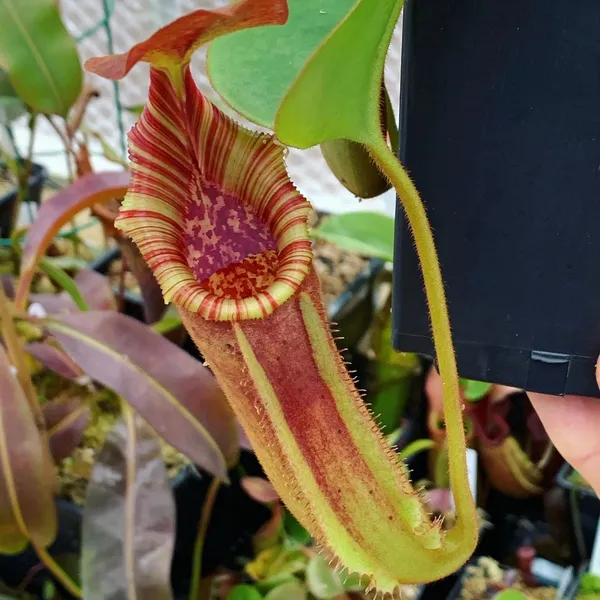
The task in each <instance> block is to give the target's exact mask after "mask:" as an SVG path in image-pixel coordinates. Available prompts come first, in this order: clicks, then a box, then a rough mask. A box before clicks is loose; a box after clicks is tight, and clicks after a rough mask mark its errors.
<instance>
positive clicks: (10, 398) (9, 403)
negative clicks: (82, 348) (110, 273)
mask: <svg viewBox="0 0 600 600" xmlns="http://www.w3.org/2000/svg"><path fill="white" fill-rule="evenodd" d="M0 390H1V394H2V401H1V402H0V553H2V554H18V553H20V552H22V551H23V550H24V549H25V548H26V546H27V545H28V544H29V541H30V540H32V541H33V542H34V543H35V544H36V545H39V546H41V547H46V546H47V545H48V544H50V543H52V541H53V540H54V538H55V536H56V530H57V520H56V508H55V505H54V500H53V498H52V489H51V487H50V486H49V478H48V477H47V474H46V472H45V469H46V468H47V466H48V465H47V463H46V461H45V460H44V456H45V453H44V447H43V441H42V438H41V437H40V432H39V430H38V428H37V427H36V424H35V421H34V418H33V414H32V412H31V409H30V408H29V404H28V402H27V398H26V397H25V393H24V391H23V389H22V388H21V386H20V385H19V383H18V380H17V377H16V376H15V375H14V374H13V373H12V370H11V365H10V362H9V360H8V356H7V354H6V352H5V350H4V347H3V346H2V345H1V344H0Z"/></svg>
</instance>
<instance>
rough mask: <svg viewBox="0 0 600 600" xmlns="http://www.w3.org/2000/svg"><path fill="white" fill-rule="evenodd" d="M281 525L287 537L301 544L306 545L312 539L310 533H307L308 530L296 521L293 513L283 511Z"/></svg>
mask: <svg viewBox="0 0 600 600" xmlns="http://www.w3.org/2000/svg"><path fill="white" fill-rule="evenodd" d="M283 526H284V529H285V533H286V534H287V536H288V538H289V539H290V540H291V541H293V542H295V543H297V544H300V545H301V546H306V544H308V543H309V542H310V540H311V539H312V538H311V535H310V533H308V531H306V529H304V527H302V525H300V523H298V521H297V520H296V518H295V517H294V515H292V514H291V513H290V512H288V511H287V510H286V511H285V516H284V518H283Z"/></svg>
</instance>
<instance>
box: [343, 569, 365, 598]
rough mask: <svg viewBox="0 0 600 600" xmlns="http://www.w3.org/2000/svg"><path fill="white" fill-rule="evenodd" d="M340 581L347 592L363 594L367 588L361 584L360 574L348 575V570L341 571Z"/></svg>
mask: <svg viewBox="0 0 600 600" xmlns="http://www.w3.org/2000/svg"><path fill="white" fill-rule="evenodd" d="M340 579H341V580H342V581H343V583H344V589H345V590H346V591H347V592H361V591H363V590H364V589H365V586H364V585H363V584H362V583H361V580H362V577H361V576H360V575H359V574H358V573H348V571H347V570H346V569H342V570H341V571H340Z"/></svg>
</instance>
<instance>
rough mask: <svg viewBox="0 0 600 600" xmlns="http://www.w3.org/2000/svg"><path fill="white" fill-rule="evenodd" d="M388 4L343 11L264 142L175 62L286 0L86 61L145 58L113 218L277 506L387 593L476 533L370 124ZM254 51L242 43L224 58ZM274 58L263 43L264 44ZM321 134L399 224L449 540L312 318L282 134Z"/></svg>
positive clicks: (255, 3) (388, 162) (436, 275)
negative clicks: (432, 385) (218, 393)
mask: <svg viewBox="0 0 600 600" xmlns="http://www.w3.org/2000/svg"><path fill="white" fill-rule="evenodd" d="M401 7H402V2H401V1H398V0H385V1H382V0H377V1H374V0H359V1H358V2H356V3H355V4H354V5H353V7H352V10H351V11H350V12H349V13H347V14H345V16H344V18H343V19H342V21H341V22H339V23H338V24H337V25H336V26H335V28H334V29H333V31H332V33H331V34H330V35H328V36H327V37H325V39H322V40H321V41H322V43H321V44H320V45H319V46H318V50H317V51H316V52H315V53H314V54H312V56H311V57H310V58H309V61H308V62H307V63H306V65H305V66H304V67H303V69H302V71H301V73H300V75H299V76H298V77H297V78H294V77H293V78H292V80H293V85H292V87H291V88H289V90H288V92H287V93H286V96H285V98H284V100H283V102H282V103H281V105H280V106H279V103H276V104H277V105H278V106H279V109H278V112H277V117H276V119H274V123H275V131H276V134H277V138H278V139H277V140H276V139H275V138H274V137H273V136H269V135H266V134H255V133H250V132H249V131H247V130H244V129H242V128H241V127H239V126H238V125H237V124H236V123H235V122H234V121H232V120H231V119H229V118H228V117H227V116H225V115H224V114H223V113H222V112H221V111H219V110H218V109H217V108H216V107H215V106H214V105H212V104H211V103H210V102H209V101H208V100H207V99H206V98H205V97H204V96H203V95H202V94H201V93H200V92H199V90H198V88H197V87H196V85H195V83H194V80H193V78H192V75H191V72H190V68H189V64H190V60H191V56H192V54H193V52H194V50H196V49H197V48H198V47H199V46H201V45H202V44H205V43H207V42H210V41H212V40H213V39H214V38H216V37H219V36H221V35H224V34H225V33H232V32H234V31H237V30H242V29H248V28H249V27H257V26H261V25H282V24H284V23H285V22H286V20H287V19H288V6H287V3H286V2H285V0H242V1H241V2H238V3H237V4H235V5H232V6H229V7H227V8H224V9H221V10H215V11H209V10H199V11H196V12H195V13H192V14H190V15H187V16H185V17H182V18H181V19H178V20H177V21H175V22H173V23H172V24H171V25H168V26H166V27H165V28H163V29H161V30H160V31H159V32H157V33H156V34H154V35H153V36H151V37H150V38H148V40H146V41H145V42H142V43H140V44H137V45H136V46H134V47H133V48H132V49H131V50H130V51H128V52H125V53H123V54H120V55H114V56H109V57H104V58H96V59H91V60H90V61H88V63H87V65H86V66H87V68H88V70H90V71H93V72H95V73H97V74H99V75H102V76H104V77H107V78H110V79H121V78H123V77H125V76H126V75H127V73H128V72H129V71H130V70H131V69H132V68H133V66H134V65H135V64H137V63H138V62H140V61H145V62H148V63H150V79H151V83H150V91H149V99H148V103H147V106H146V108H145V109H144V112H143V113H142V115H141V117H140V119H139V121H138V123H137V124H136V126H135V127H134V128H133V130H132V132H131V133H130V138H129V147H130V156H131V160H132V168H131V177H132V179H131V184H130V186H129V191H128V193H127V195H126V197H125V200H124V202H123V204H122V207H121V211H120V216H119V219H118V220H117V223H116V225H117V227H118V228H120V229H121V230H122V231H124V232H125V233H126V234H127V235H129V236H130V237H131V238H132V239H133V241H134V242H135V243H136V244H137V246H138V248H139V250H140V252H141V253H142V255H143V256H144V258H145V259H146V261H147V262H148V265H149V266H150V268H151V269H152V271H153V272H154V275H155V277H156V279H157V280H158V282H159V284H160V285H161V288H162V290H163V294H164V296H165V299H166V300H167V301H168V302H173V303H174V304H175V305H176V306H177V307H178V309H179V311H180V314H181V317H182V320H183V323H184V325H185V326H186V328H187V329H188V331H189V332H190V335H191V336H192V338H193V339H194V341H195V343H196V344H197V345H198V347H199V349H200V350H201V352H202V355H203V356H204V357H205V358H206V360H207V362H208V364H209V365H210V367H211V369H212V370H213V372H214V373H215V374H216V376H217V379H218V381H219V383H220V384H221V386H222V388H223V389H224V391H225V393H226V395H227V398H228V400H229V402H230V403H231V405H232V406H233V408H234V410H235V412H236V413H237V415H238V418H239V419H240V421H241V422H242V425H243V427H244V430H245V431H246V434H247V435H248V437H249V439H250V441H251V443H252V446H253V448H254V450H255V452H256V454H257V456H258V458H259V459H260V461H261V463H262V464H263V467H264V469H265V472H266V474H267V475H268V477H269V480H270V481H271V482H272V484H273V485H274V486H275V488H276V490H277V492H278V494H279V495H280V496H281V497H282V499H283V501H284V502H285V504H286V505H287V506H288V508H289V509H290V510H291V511H292V512H293V514H294V515H295V516H296V517H297V518H298V520H299V521H300V522H301V523H302V524H303V526H305V527H306V529H307V530H308V531H309V532H310V533H311V535H312V536H313V537H314V538H315V539H316V540H317V541H318V542H319V543H321V544H323V545H324V546H326V547H329V548H330V549H331V550H332V551H333V552H334V554H335V556H336V558H337V559H338V560H339V562H340V564H342V565H344V566H345V567H346V568H347V569H348V570H349V571H351V572H358V573H360V574H367V575H368V576H369V578H370V586H371V587H373V588H376V589H378V590H379V591H381V592H390V593H393V592H394V590H396V589H397V588H398V586H399V585H400V583H401V582H423V581H430V580H435V579H438V578H440V577H443V576H445V575H447V574H449V573H451V572H453V571H455V570H456V569H457V568H458V567H459V566H460V565H461V564H463V563H464V562H465V560H467V558H468V557H469V556H470V555H471V553H472V552H473V549H474V548H475V545H476V542H477V537H478V520H477V515H476V511H475V505H474V503H473V498H472V495H471V492H470V489H469V485H468V478H467V468H466V462H465V439H464V431H463V422H462V410H461V399H460V390H459V384H458V377H457V373H456V364H455V358H454V352H453V347H452V340H451V336H450V328H449V322H448V315H447V310H446V302H445V294H444V288H443V285H442V279H441V274H440V270H439V265H438V261H437V257H436V252H435V248H434V245H433V240H432V236H431V231H430V228H429V225H428V222H427V218H426V216H425V212H424V210H423V206H422V203H421V201H420V199H419V196H418V193H417V192H416V190H415V188H414V186H413V184H412V182H411V181H410V179H409V177H408V176H407V174H406V173H405V171H404V169H403V168H402V166H401V164H400V163H399V162H398V160H397V158H396V156H395V153H394V151H393V150H392V149H391V148H390V147H389V145H388V143H387V141H386V136H385V135H384V133H383V127H382V123H381V112H382V111H381V107H380V97H381V87H382V79H383V65H384V60H385V56H386V53H387V48H388V45H389V41H390V39H391V36H392V32H393V30H394V27H395V25H396V22H397V20H398V17H399V14H400V10H401ZM313 8H314V6H313ZM326 12H327V11H325V13H326ZM284 43H285V44H286V45H288V40H286V41H285V42H284ZM257 48H258V46H253V45H248V44H247V43H243V44H241V46H240V47H239V48H238V49H237V50H236V52H253V51H255V50H256V49H257ZM272 50H273V49H272V48H271V47H268V48H267V47H265V46H264V45H261V51H262V52H263V54H264V53H267V54H268V53H270V52H271V51H272ZM310 54H311V53H310V52H309V55H310ZM296 74H297V73H296ZM335 139H349V140H351V141H353V142H357V143H359V144H362V145H363V146H364V147H365V148H366V149H367V151H368V152H369V154H370V155H371V157H372V158H373V159H374V160H375V162H376V164H377V165H378V167H379V168H380V169H381V170H382V172H383V173H384V175H385V176H386V177H387V178H389V180H390V181H391V182H392V184H393V185H394V187H395V188H396V190H397V191H398V193H399V195H400V198H401V200H402V202H403V205H404V208H405V212H406V214H407V218H408V220H409V222H410V224H411V227H412V230H413V232H414V234H415V241H416V245H417V250H418V252H419V255H420V257H421V262H422V265H423V273H424V278H425V287H426V291H427V297H428V300H429V306H430V311H431V317H432V324H433V331H434V338H435V344H436V350H437V358H438V363H439V365H440V369H441V373H442V376H443V378H444V390H445V394H444V409H445V421H446V432H447V437H448V447H449V458H450V460H449V465H450V477H451V482H452V488H453V494H454V499H455V503H456V507H457V515H458V518H457V521H456V525H455V526H454V527H453V528H452V529H451V530H450V531H448V532H443V531H442V528H441V523H440V522H437V521H436V522H431V521H430V519H429V516H428V514H427V511H426V509H425V507H424V506H423V504H422V501H421V499H420V497H419V494H418V493H417V492H415V490H414V489H413V488H412V486H411V484H410V480H409V475H408V472H407V470H406V467H405V466H404V465H403V464H402V463H401V462H399V461H398V458H397V456H396V455H395V453H394V452H393V451H392V450H391V449H390V448H389V447H388V446H387V444H386V442H385V440H384V438H383V437H382V434H381V432H380V431H379V428H378V426H377V424H376V422H375V421H374V419H373V417H372V415H371V414H370V413H369V410H368V408H367V407H366V406H365V405H364V403H363V401H362V399H361V397H360V394H359V392H358V391H357V390H356V389H355V387H354V385H353V383H352V380H351V378H350V375H349V374H348V372H347V371H346V368H345V366H344V364H343V362H342V360H341V358H340V356H339V354H338V351H337V349H336V347H335V344H334V341H333V339H332V336H331V333H330V331H329V327H328V323H327V321H326V318H325V309H324V307H323V302H322V299H321V292H320V287H319V282H318V279H317V276H316V274H315V272H314V269H313V268H312V256H311V254H312V253H311V243H310V238H309V236H308V230H307V218H308V214H309V212H310V204H309V203H308V202H307V201H306V200H305V199H304V198H303V197H302V196H301V195H300V194H299V193H298V192H297V191H296V189H295V188H294V186H293V184H292V183H291V181H290V180H289V178H288V176H287V173H286V170H285V164H284V156H285V151H284V148H283V147H282V145H281V142H283V143H289V144H291V145H294V146H296V147H301V148H306V147H309V146H313V145H316V144H321V143H323V142H327V141H328V140H335ZM349 465H352V469H349V468H348V467H349ZM365 506H368V507H370V509H369V510H368V511H365Z"/></svg>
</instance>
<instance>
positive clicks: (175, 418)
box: [44, 311, 239, 479]
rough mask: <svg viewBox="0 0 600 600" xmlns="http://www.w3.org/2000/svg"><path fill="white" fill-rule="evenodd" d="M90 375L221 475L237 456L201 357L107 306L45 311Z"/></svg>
mask: <svg viewBox="0 0 600 600" xmlns="http://www.w3.org/2000/svg"><path fill="white" fill-rule="evenodd" d="M44 324H45V326H46V328H47V329H48V330H49V331H50V333H52V335H54V337H55V338H56V339H57V341H58V342H59V343H60V345H61V346H62V348H63V349H64V350H65V352H66V353H67V354H68V355H69V356H70V357H71V358H72V359H73V360H74V361H75V362H76V363H77V364H78V365H79V366H80V367H81V368H82V369H83V370H84V371H85V372H86V373H87V374H88V375H89V376H90V377H91V378H92V379H94V380H96V381H98V382H99V383H101V384H103V385H105V386H106V387H109V388H111V389H112V390H114V391H115V392H117V393H118V394H119V395H120V396H121V397H122V398H123V399H124V400H126V401H127V402H128V403H129V404H131V406H133V407H134V408H135V409H136V411H137V412H138V413H139V414H140V415H142V417H143V418H144V419H145V420H146V421H147V422H148V423H149V424H150V426H151V427H152V428H153V429H154V430H155V431H156V433H157V434H158V435H160V436H161V437H162V438H163V439H164V440H165V441H166V442H168V443H169V444H171V445H172V446H174V447H175V448H177V449H178V450H179V451H180V452H182V453H183V454H185V455H186V456H187V457H188V458H189V459H190V460H192V461H193V462H194V463H195V464H197V465H198V466H200V467H202V468H204V469H206V470H207V471H208V472H210V473H212V474H213V475H216V476H218V477H220V478H222V479H226V477H227V466H228V465H232V464H233V463H234V462H235V461H236V460H237V456H238V454H237V453H238V447H239V446H238V433H237V428H236V425H235V419H234V417H233V413H232V412H231V409H230V408H229V405H228V403H227V401H226V399H225V396H224V395H223V392H222V391H221V389H220V388H219V386H218V385H217V383H216V381H215V379H214V377H213V375H212V374H211V373H210V371H209V370H208V369H207V368H206V367H204V366H203V365H202V364H201V363H200V362H198V361H197V360H195V359H193V358H192V357H191V356H190V355H189V354H187V353H186V352H184V351H183V350H181V348H179V347H177V346H176V345H175V344H172V343H171V342H169V341H168V340H166V339H164V338H163V337H162V336H160V335H159V334H157V333H155V332H154V331H152V329H151V328H150V327H148V326H146V325H144V324H142V323H140V322H138V321H136V320H134V319H132V318H130V317H126V316H125V315H121V314H119V313H115V312H109V311H90V312H87V313H73V314H68V315H65V316H63V317H57V318H52V319H46V320H45V321H44Z"/></svg>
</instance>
